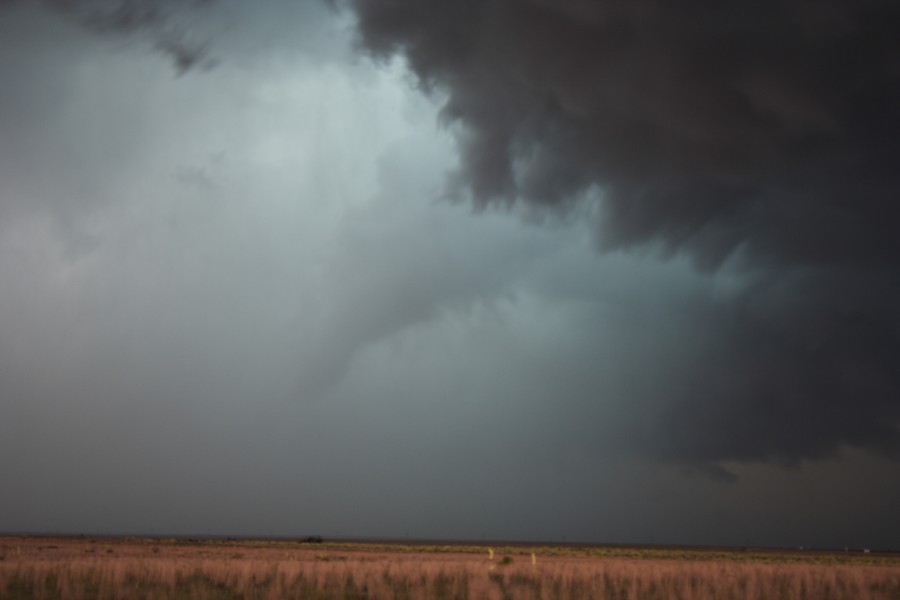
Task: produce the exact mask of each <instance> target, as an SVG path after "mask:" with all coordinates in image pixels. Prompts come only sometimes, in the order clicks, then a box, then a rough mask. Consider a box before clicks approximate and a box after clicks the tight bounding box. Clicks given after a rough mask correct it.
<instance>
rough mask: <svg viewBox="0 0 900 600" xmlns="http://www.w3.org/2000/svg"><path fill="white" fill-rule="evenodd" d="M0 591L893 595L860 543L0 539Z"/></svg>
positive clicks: (898, 571) (151, 595)
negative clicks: (747, 546)
mask: <svg viewBox="0 0 900 600" xmlns="http://www.w3.org/2000/svg"><path fill="white" fill-rule="evenodd" d="M0 598H3V599H20V598H21V599H24V598H38V599H47V600H51V599H53V600H56V599H59V600H81V599H87V598H92V599H102V600H112V599H119V598H136V599H144V600H156V599H161V598H185V599H187V598H192V599H200V600H202V599H220V598H221V599H239V598H240V599H247V600H250V599H276V598H297V599H299V598H312V599H317V600H325V599H330V598H340V599H342V600H357V599H358V600H362V599H365V598H378V599H397V600H418V599H430V598H434V599H444V598H446V599H451V598H452V599H458V598H459V599H471V600H480V599H485V600H488V599H498V600H506V599H518V598H523V599H532V598H533V599H541V600H556V599H560V600H562V599H569V598H572V599H577V598H586V599H587V598H592V599H596V600H603V599H621V600H626V599H628V600H643V599H648V600H653V599H673V598H678V599H682V600H694V599H712V598H716V599H729V598H733V599H749V600H753V599H759V600H763V599H765V600H773V599H783V600H794V599H808V600H827V599H835V600H837V599H847V600H850V599H853V600H857V599H858V600H866V599H872V600H875V599H877V600H882V599H883V600H896V599H897V598H900V556H896V555H890V554H876V553H861V552H857V553H854V552H849V553H844V552H833V553H830V552H810V551H790V552H788V551H773V550H759V551H757V550H743V551H742V550H728V549H679V548H660V547H650V548H634V547H592V546H565V545H561V546H544V545H517V546H502V545H495V546H488V545H464V544H453V545H439V544H400V543H390V544H389V543H350V542H340V543H338V542H325V543H302V542H297V541H289V540H234V539H229V540H196V539H172V538H168V539H162V538H81V537H79V538H74V537H70V538H47V537H5V538H0Z"/></svg>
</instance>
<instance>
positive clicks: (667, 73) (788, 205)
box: [346, 0, 900, 464]
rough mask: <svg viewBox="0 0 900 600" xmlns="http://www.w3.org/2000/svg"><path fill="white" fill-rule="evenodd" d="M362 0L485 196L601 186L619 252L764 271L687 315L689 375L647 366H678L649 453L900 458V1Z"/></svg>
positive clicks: (558, 197) (663, 388)
mask: <svg viewBox="0 0 900 600" xmlns="http://www.w3.org/2000/svg"><path fill="white" fill-rule="evenodd" d="M346 4H347V5H348V7H349V8H350V9H351V10H352V11H353V12H354V13H355V15H356V16H357V18H358V25H357V26H358V43H359V45H360V48H361V49H362V50H363V51H365V52H367V53H369V54H371V55H373V56H375V57H376V58H378V59H387V58H389V57H392V56H395V55H397V54H400V55H402V56H403V57H404V58H405V59H406V61H407V62H408V65H409V67H410V69H411V70H412V71H413V72H414V74H415V75H416V76H417V78H418V81H419V84H420V86H421V87H422V89H423V90H425V91H426V92H432V91H434V90H438V91H439V92H440V93H441V94H444V95H445V97H446V103H445V104H444V106H443V112H442V115H443V118H444V119H445V121H446V122H447V123H450V124H452V126H453V127H455V131H456V132H457V142H458V151H459V155H460V162H461V167H460V169H459V172H458V174H457V179H456V184H457V185H458V189H461V190H462V192H461V193H462V194H464V195H466V196H468V197H470V198H471V199H472V201H473V202H474V203H475V204H476V205H478V206H483V205H486V204H516V203H519V204H523V205H526V206H529V207H536V208H538V209H541V210H551V211H555V210H563V211H566V210H569V209H570V208H571V207H573V206H574V205H576V204H577V203H578V202H579V199H583V198H584V197H585V196H592V197H599V198H600V207H601V210H600V214H601V216H600V218H599V219H598V225H597V227H598V233H597V240H598V243H599V245H600V246H601V247H602V248H603V249H605V250H612V249H638V248H651V249H655V250H659V251H660V252H661V253H662V256H664V257H665V256H672V255H675V254H684V255H687V256H689V257H690V258H691V260H692V262H693V264H694V265H695V267H696V268H697V269H699V270H700V271H702V272H705V273H710V274H712V273H716V272H722V271H724V270H734V271H735V272H736V273H738V274H739V275H740V277H741V278H742V281H743V283H742V285H741V286H738V287H737V288H736V289H734V290H732V291H731V292H730V293H728V294H719V295H716V294H711V295H710V296H709V297H707V298H706V299H705V300H704V301H702V302H700V301H698V302H697V303H696V304H694V305H692V306H689V307H686V308H685V309H684V311H685V318H686V319H692V320H693V321H692V322H695V323H696V326H695V327H694V329H693V330H692V335H691V336H690V339H686V340H684V344H685V347H686V348H690V352H688V353H687V354H686V356H687V357H688V359H689V361H688V362H686V361H685V359H684V357H675V356H674V354H673V358H672V360H675V359H676V358H677V359H678V360H680V361H681V363H680V364H682V368H681V369H680V370H679V371H678V372H677V374H675V375H672V376H671V377H668V376H665V375H663V374H662V373H663V372H664V371H666V369H665V368H663V367H665V365H660V364H648V365H646V371H647V376H648V377H651V378H652V377H659V378H660V379H661V384H660V385H659V386H657V388H656V396H657V397H655V398H651V399H647V402H648V403H650V404H651V405H652V406H654V415H655V416H654V417H653V419H651V422H649V423H648V426H647V435H646V439H642V440H640V443H641V444H642V445H643V447H644V448H646V449H648V450H649V451H650V452H652V453H654V454H655V455H657V456H659V457H664V458H668V459H672V460H676V461H685V462H689V463H694V464H714V463H717V462H719V461H728V460H737V461H759V460H763V461H767V460H774V461H779V462H783V463H795V462H796V461H799V460H803V459H808V458H820V457H824V456H828V455H831V454H833V453H835V452H836V451H837V450H838V449H839V448H841V447H842V446H846V445H850V446H857V447H864V448H868V449H871V450H874V451H877V452H879V453H882V454H886V455H889V456H897V455H898V454H897V452H898V447H900V444H898V440H900V435H898V424H900V309H898V308H897V307H898V306H900V276H898V272H897V267H896V265H897V264H898V260H900V237H898V236H897V230H898V222H900V208H898V207H897V204H896V199H897V198H898V197H900V175H898V171H897V168H896V164H895V163H896V157H897V156H898V155H900V141H898V137H897V135H896V132H897V131H898V130H900V110H898V109H897V107H898V106H900V67H898V65H900V38H898V37H897V36H896V25H897V24H898V23H900V6H898V5H897V4H896V3H894V2H889V1H885V0H864V1H861V2H860V1H855V0H854V1H851V0H828V1H825V2H816V3H808V2H799V1H787V0H782V1H775V0H764V1H763V2H756V3H750V4H747V3H740V2H725V3H722V2H709V1H705V0H692V1H690V2H687V3H685V2H681V3H670V2H662V1H660V0H640V1H637V2H616V1H592V0H562V1H550V0H496V1H487V0H460V1H458V2H452V3H451V2H447V3H422V2H420V1H418V0H350V1H348V2H347V3H346ZM688 313H690V314H688ZM672 352H673V353H675V354H677V352H676V351H675V350H673V351H672ZM669 370H670V371H671V369H669ZM560 410H565V406H564V405H563V406H560Z"/></svg>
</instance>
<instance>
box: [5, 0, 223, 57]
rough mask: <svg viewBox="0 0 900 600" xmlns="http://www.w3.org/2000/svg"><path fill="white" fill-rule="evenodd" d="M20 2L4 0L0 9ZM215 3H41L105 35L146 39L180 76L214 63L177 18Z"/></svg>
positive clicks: (209, 0) (91, 0) (204, 0)
mask: <svg viewBox="0 0 900 600" xmlns="http://www.w3.org/2000/svg"><path fill="white" fill-rule="evenodd" d="M19 1H20V0H4V1H3V2H0V8H3V7H4V6H6V5H12V4H16V3H18V2H19ZM214 1H215V0H189V1H187V2H167V1H159V0H86V1H72V0H43V2H42V4H44V5H45V6H47V7H49V8H51V9H53V10H54V11H57V12H59V13H61V14H63V15H65V16H66V17H67V18H70V19H72V20H74V21H75V22H77V23H78V24H80V25H81V26H83V27H86V28H87V29H89V30H91V31H95V32H97V33H101V34H106V35H124V36H136V35H139V36H147V38H148V39H149V41H150V43H151V44H152V46H153V48H154V49H156V50H157V51H159V52H160V53H162V54H163V55H165V56H166V57H168V58H169V60H171V61H172V65H173V67H174V68H175V70H176V71H177V72H178V73H185V72H186V71H188V70H190V69H194V68H209V67H211V66H212V65H213V64H214V60H213V59H212V58H211V57H210V55H209V51H208V47H207V43H206V41H204V40H198V39H195V38H194V35H193V34H192V33H191V31H189V29H188V28H186V27H185V26H184V25H183V24H181V23H179V22H178V19H177V18H176V17H177V16H178V14H179V13H180V14H182V15H183V14H185V13H186V12H189V11H191V10H194V9H197V8H201V7H203V6H205V5H207V4H210V3H212V2H214Z"/></svg>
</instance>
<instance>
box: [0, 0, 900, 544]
mask: <svg viewBox="0 0 900 600" xmlns="http://www.w3.org/2000/svg"><path fill="white" fill-rule="evenodd" d="M898 25H900V7H898V6H897V5H896V3H893V2H891V1H889V0H883V1H882V0H864V1H859V0H827V1H821V2H817V3H808V2H803V1H796V2H795V1H793V0H791V1H788V0H782V1H776V0H763V1H762V2H757V3H744V2H710V1H707V0H689V1H686V2H679V3H676V4H672V3H669V2H665V1H663V0H641V1H638V2H626V3H622V2H613V1H601V0H597V1H590V0H562V1H550V0H496V1H488V0H454V1H453V2H433V3H426V2H422V1H421V0H357V1H355V2H354V1H350V0H341V1H338V2H333V3H326V2H324V1H319V0H306V1H288V0H263V1H260V2H253V3H248V2H241V1H239V0H192V1H190V2H175V1H174V0H173V1H171V2H169V1H161V0H157V1H151V0H127V1H126V0H88V1H85V2H80V3H72V2H63V1H61V0H44V1H37V0H0V482H2V483H0V490H2V491H0V531H6V532H49V533H54V532H64V533H88V534H93V533H147V534H185V535H194V534H216V535H306V534H313V533H315V534H321V535H324V536H326V537H335V536H342V537H361V536H381V537H407V536H409V537H412V538H458V539H482V538H485V539H521V540H526V539H530V540H568V541H589V542H598V543H603V542H615V543H676V544H678V543H684V544H735V545H746V544H753V545H787V546H799V545H803V546H809V545H820V546H835V547H843V546H855V547H883V548H888V547H891V548H895V549H896V548H900V519H897V517H896V515H897V511H896V507H897V506H900V468H898V466H900V465H898V460H900V433H898V427H900V309H898V307H900V270H898V265H900V236H898V235H897V232H898V231H900V209H898V208H897V204H896V201H897V199H898V197H900V174H898V173H900V171H898V170H897V167H896V160H897V156H900V141H898V140H900V137H898V135H897V132H898V130H900V111H898V109H897V107H898V106H900V43H898V38H897V37H896V30H897V29H896V28H897V26H898Z"/></svg>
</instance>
